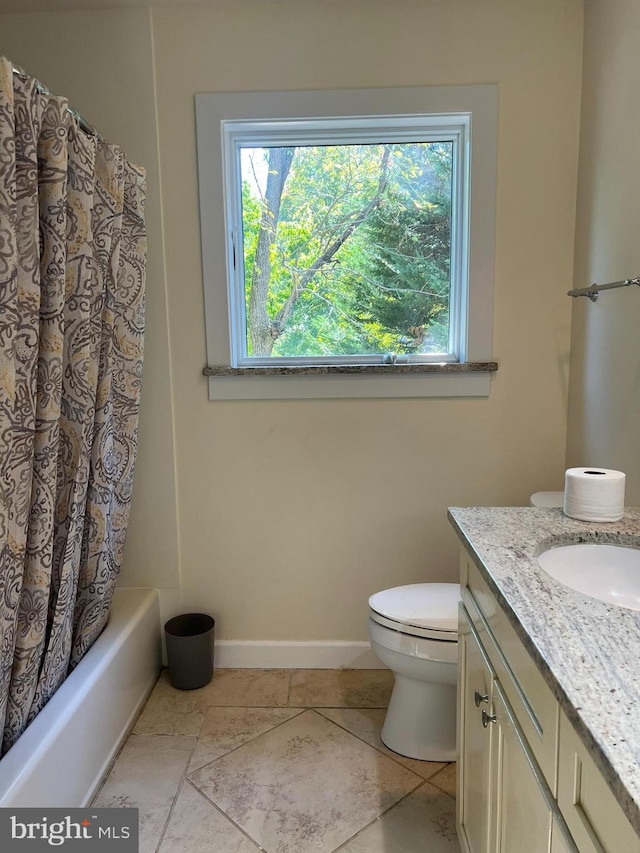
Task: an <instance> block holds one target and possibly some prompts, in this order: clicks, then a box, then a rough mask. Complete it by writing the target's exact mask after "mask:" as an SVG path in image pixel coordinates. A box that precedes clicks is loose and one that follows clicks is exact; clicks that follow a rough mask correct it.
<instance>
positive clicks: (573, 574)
mask: <svg viewBox="0 0 640 853" xmlns="http://www.w3.org/2000/svg"><path fill="white" fill-rule="evenodd" d="M538 563H539V564H540V565H541V566H542V568H543V569H544V570H545V572H547V574H549V575H551V577H552V578H555V580H557V581H560V583H562V584H564V585H565V586H569V587H571V589H575V590H577V591H578V592H581V593H583V594H584V595H588V596H591V598H598V599H599V600H600V601H604V602H606V603H607V604H617V605H618V606H619V607H629V608H630V609H631V610H640V548H633V547H630V546H627V545H600V544H589V543H584V544H579V545H562V546H560V547H558V548H550V549H549V550H548V551H543V552H542V554H540V555H539V556H538Z"/></svg>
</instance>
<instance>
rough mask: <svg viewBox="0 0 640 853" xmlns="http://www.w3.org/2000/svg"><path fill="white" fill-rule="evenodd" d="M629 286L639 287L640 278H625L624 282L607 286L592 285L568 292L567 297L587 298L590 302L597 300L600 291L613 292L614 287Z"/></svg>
mask: <svg viewBox="0 0 640 853" xmlns="http://www.w3.org/2000/svg"><path fill="white" fill-rule="evenodd" d="M630 284H637V285H638V287H640V276H636V278H625V280H624V281H612V282H610V283H609V284H592V285H591V287H580V288H578V289H577V290H568V291H567V296H573V297H574V298H576V297H577V296H588V297H589V299H590V300H591V301H592V302H595V301H596V300H597V298H598V294H599V293H600V291H601V290H614V289H615V288H616V287H629V285H630Z"/></svg>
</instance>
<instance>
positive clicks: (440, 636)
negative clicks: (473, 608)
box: [368, 583, 460, 761]
mask: <svg viewBox="0 0 640 853" xmlns="http://www.w3.org/2000/svg"><path fill="white" fill-rule="evenodd" d="M459 600H460V585H459V584H457V583H418V584H408V585H406V586H399V587H394V588H393V589H385V590H383V591H382V592H377V593H375V595H372V596H371V598H370V599H369V623H368V628H369V639H370V641H371V647H372V649H373V651H374V652H375V654H376V655H377V657H378V658H379V659H380V660H381V661H382V663H384V664H386V666H388V667H389V669H390V670H391V671H392V672H393V674H394V676H395V683H394V687H393V692H392V694H391V699H390V701H389V708H388V710H387V715H386V717H385V721H384V725H383V727H382V732H381V735H380V736H381V738H382V742H383V743H384V744H385V746H387V747H389V749H391V750H393V751H394V752H397V753H399V754H400V755H404V756H406V757H408V758H418V759H421V760H423V761H454V760H455V757H456V684H457V659H458V649H457V646H458V602H459Z"/></svg>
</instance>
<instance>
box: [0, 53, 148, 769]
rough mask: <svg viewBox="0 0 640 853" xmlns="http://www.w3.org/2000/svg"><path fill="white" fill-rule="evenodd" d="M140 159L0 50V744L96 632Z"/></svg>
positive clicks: (132, 435) (121, 455)
mask: <svg viewBox="0 0 640 853" xmlns="http://www.w3.org/2000/svg"><path fill="white" fill-rule="evenodd" d="M144 199H145V180H144V171H143V170H142V169H141V168H139V167H138V166H133V165H131V164H130V163H128V162H127V161H126V159H125V157H124V155H123V153H122V151H120V150H119V149H118V148H117V147H116V146H114V145H110V144H107V143H105V142H103V141H102V140H100V139H99V138H96V137H92V136H89V135H87V134H85V133H84V132H83V131H81V130H79V129H78V127H77V126H76V123H75V121H74V119H73V118H72V116H71V114H70V113H69V112H68V110H67V102H66V101H65V99H63V98H59V97H55V96H52V95H45V94H39V93H38V91H37V84H36V81H35V80H33V79H31V78H28V77H22V76H18V75H14V74H13V71H12V65H11V63H10V62H8V61H7V60H6V59H4V58H0V631H1V634H0V636H1V642H2V646H1V649H0V652H1V658H0V722H2V723H4V736H3V745H2V752H6V750H7V749H9V748H10V747H11V746H12V744H13V743H14V742H15V741H16V739H17V738H18V737H19V735H20V734H21V733H22V731H23V730H24V729H25V728H26V726H27V725H28V724H29V723H30V722H31V720H32V719H33V718H34V717H35V715H36V714H37V713H38V711H40V709H41V708H42V707H43V706H44V705H45V704H46V702H47V701H48V700H49V699H50V697H51V696H52V695H53V694H54V693H55V691H56V690H57V689H58V687H59V686H60V684H61V683H62V682H63V681H64V679H65V678H66V676H67V674H68V672H69V671H70V669H72V668H73V667H74V666H75V665H76V664H77V663H78V661H79V660H80V659H81V658H82V656H83V655H84V654H85V652H86V651H87V650H88V649H89V647H90V646H91V645H92V643H93V642H94V641H95V639H96V638H97V637H98V635H99V634H100V632H101V631H102V629H103V628H104V626H105V624H106V622H107V619H108V616H109V608H110V605H111V599H112V595H113V591H114V587H115V583H116V579H117V576H118V572H119V569H120V566H121V563H122V556H123V549H124V541H125V534H126V528H127V522H128V517H129V504H130V500H131V489H132V480H133V471H134V464H135V457H136V442H137V426H138V408H139V397H140V382H141V372H142V338H143V327H144V281H145V262H146V234H145V226H144Z"/></svg>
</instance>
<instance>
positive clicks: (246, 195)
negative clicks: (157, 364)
mask: <svg viewBox="0 0 640 853" xmlns="http://www.w3.org/2000/svg"><path fill="white" fill-rule="evenodd" d="M238 155H239V156H238V160H237V164H238V167H239V172H240V181H241V208H242V210H241V217H242V228H241V234H242V260H243V265H244V276H243V278H244V324H243V325H244V328H243V330H242V335H243V337H244V341H243V344H244V346H243V350H244V353H245V354H246V355H247V356H248V357H259V358H305V357H310V358H315V359H317V358H322V359H327V358H333V357H345V356H347V357H348V356H362V355H365V356H376V355H379V356H381V355H384V354H386V353H390V352H393V353H395V354H397V355H400V356H403V355H404V356H418V357H419V356H423V357H436V356H437V357H439V358H443V357H444V358H448V357H449V356H453V355H454V352H453V349H454V346H453V341H452V335H451V329H450V311H449V306H450V294H451V252H452V233H451V226H452V203H453V202H454V200H455V197H456V196H455V193H453V191H452V180H453V172H454V168H453V166H454V141H453V140H438V141H428V142H422V141H418V142H404V141H402V142H391V141H387V142H380V143H378V144H374V143H366V144H357V143H355V144H354V143H349V144H332V145H297V146H294V145H287V146H268V147H253V145H251V146H250V145H242V146H239V148H238ZM453 219H454V221H455V216H454V218H453ZM421 360H422V359H421Z"/></svg>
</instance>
